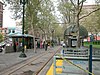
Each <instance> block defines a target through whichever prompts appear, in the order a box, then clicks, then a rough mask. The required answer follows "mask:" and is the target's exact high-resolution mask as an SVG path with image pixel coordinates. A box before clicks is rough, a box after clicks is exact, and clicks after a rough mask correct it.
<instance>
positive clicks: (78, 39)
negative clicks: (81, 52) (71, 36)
mask: <svg viewBox="0 0 100 75" xmlns="http://www.w3.org/2000/svg"><path fill="white" fill-rule="evenodd" d="M77 5H78V6H77V21H76V24H77V29H78V31H77V47H80V35H79V29H80V28H79V27H80V25H79V10H80V9H79V0H78V2H77Z"/></svg>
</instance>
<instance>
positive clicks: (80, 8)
mask: <svg viewBox="0 0 100 75" xmlns="http://www.w3.org/2000/svg"><path fill="white" fill-rule="evenodd" d="M79 4H80V3H79ZM82 7H83V1H81V7H80V9H79V12H78V15H79V14H80V13H81V10H82Z"/></svg>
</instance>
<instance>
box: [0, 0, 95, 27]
mask: <svg viewBox="0 0 100 75" xmlns="http://www.w3.org/2000/svg"><path fill="white" fill-rule="evenodd" d="M0 1H2V0H0ZM54 1H58V0H54ZM93 3H94V0H86V3H85V4H93ZM56 14H59V12H57V13H56ZM11 17H12V13H11V12H10V10H9V9H8V7H5V8H4V11H3V27H16V21H15V20H14V19H12V18H11Z"/></svg>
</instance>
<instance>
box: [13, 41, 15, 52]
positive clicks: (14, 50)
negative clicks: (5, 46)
mask: <svg viewBox="0 0 100 75" xmlns="http://www.w3.org/2000/svg"><path fill="white" fill-rule="evenodd" d="M13 47H14V52H16V42H14V45H13Z"/></svg>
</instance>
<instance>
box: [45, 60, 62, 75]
mask: <svg viewBox="0 0 100 75" xmlns="http://www.w3.org/2000/svg"><path fill="white" fill-rule="evenodd" d="M56 65H57V66H62V65H63V60H57V61H56ZM56 72H57V74H59V73H62V68H57V69H56ZM46 75H53V64H52V65H51V67H50V69H49V70H48V72H47V74H46Z"/></svg>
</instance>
